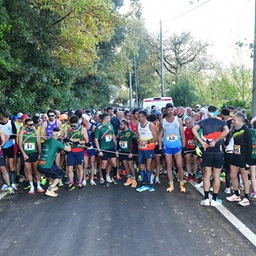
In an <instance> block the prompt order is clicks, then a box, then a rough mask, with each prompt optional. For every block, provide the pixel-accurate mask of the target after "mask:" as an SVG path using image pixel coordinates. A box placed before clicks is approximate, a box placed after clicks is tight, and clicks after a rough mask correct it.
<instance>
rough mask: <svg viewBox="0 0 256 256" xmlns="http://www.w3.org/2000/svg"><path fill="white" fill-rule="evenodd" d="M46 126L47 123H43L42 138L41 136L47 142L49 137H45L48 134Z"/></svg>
mask: <svg viewBox="0 0 256 256" xmlns="http://www.w3.org/2000/svg"><path fill="white" fill-rule="evenodd" d="M46 125H47V122H46V121H44V122H43V123H42V128H41V131H40V136H41V138H42V139H43V140H47V137H46V136H45V134H46Z"/></svg>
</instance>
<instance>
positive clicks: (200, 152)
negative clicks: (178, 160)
mask: <svg viewBox="0 0 256 256" xmlns="http://www.w3.org/2000/svg"><path fill="white" fill-rule="evenodd" d="M196 154H197V155H198V156H199V157H202V155H203V153H202V151H201V149H200V148H199V147H198V146H197V147H196Z"/></svg>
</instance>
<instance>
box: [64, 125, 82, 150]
mask: <svg viewBox="0 0 256 256" xmlns="http://www.w3.org/2000/svg"><path fill="white" fill-rule="evenodd" d="M82 129H83V127H82V126H80V127H79V128H78V129H77V130H73V129H72V128H69V130H68V134H69V139H70V140H72V141H82V140H83V130H82ZM83 150H84V147H83V145H81V144H78V145H76V146H74V145H72V144H71V152H80V151H83Z"/></svg>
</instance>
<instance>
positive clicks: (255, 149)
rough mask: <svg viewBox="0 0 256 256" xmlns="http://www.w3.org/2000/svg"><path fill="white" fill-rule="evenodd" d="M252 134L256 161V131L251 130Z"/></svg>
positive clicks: (253, 156)
mask: <svg viewBox="0 0 256 256" xmlns="http://www.w3.org/2000/svg"><path fill="white" fill-rule="evenodd" d="M250 132H251V135H252V159H256V130H255V129H253V128H250Z"/></svg>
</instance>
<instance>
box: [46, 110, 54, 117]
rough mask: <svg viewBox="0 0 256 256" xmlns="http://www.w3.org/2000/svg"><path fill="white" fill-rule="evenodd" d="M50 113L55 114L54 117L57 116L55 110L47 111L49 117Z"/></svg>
mask: <svg viewBox="0 0 256 256" xmlns="http://www.w3.org/2000/svg"><path fill="white" fill-rule="evenodd" d="M50 113H54V115H56V112H55V110H54V109H49V110H48V111H47V116H48V115H49V114H50Z"/></svg>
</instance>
